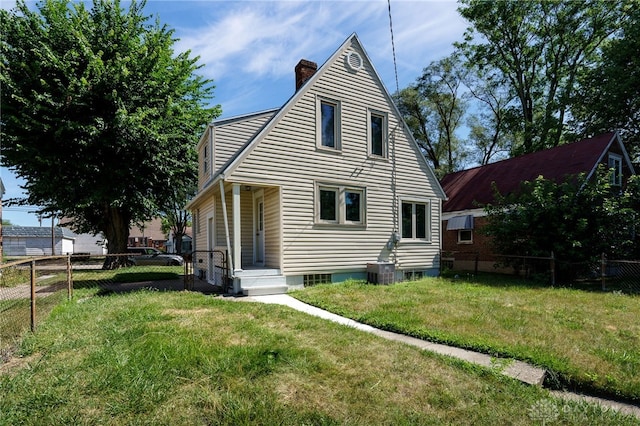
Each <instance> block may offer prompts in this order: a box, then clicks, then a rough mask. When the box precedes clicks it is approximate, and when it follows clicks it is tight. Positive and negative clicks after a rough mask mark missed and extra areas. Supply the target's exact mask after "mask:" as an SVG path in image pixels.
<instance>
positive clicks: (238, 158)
mask: <svg viewBox="0 0 640 426" xmlns="http://www.w3.org/2000/svg"><path fill="white" fill-rule="evenodd" d="M352 42H353V43H356V44H357V45H358V47H359V48H360V50H361V51H362V53H363V54H364V57H365V58H364V59H365V60H366V61H367V62H368V64H369V65H370V67H371V70H372V72H373V75H374V78H376V79H377V82H378V83H379V84H380V87H382V90H383V92H384V96H385V97H386V99H387V102H388V103H389V105H390V106H391V108H392V109H393V111H394V113H395V114H396V116H397V117H398V120H399V121H400V122H401V123H402V125H403V127H404V132H405V133H406V135H407V137H408V138H409V141H410V142H411V143H412V144H414V146H415V148H416V150H417V152H421V151H420V148H419V145H418V143H417V142H416V140H415V139H414V137H413V134H412V133H411V131H410V130H409V127H408V126H407V124H406V123H405V121H404V119H403V118H402V115H401V114H400V111H399V110H398V107H397V106H396V104H395V102H393V98H392V97H391V95H390V94H389V91H388V90H387V88H386V86H385V85H384V83H383V82H382V79H381V78H380V75H379V74H378V72H377V71H376V69H375V67H374V66H373V63H372V62H371V59H370V57H369V55H368V54H367V52H366V51H365V49H364V47H363V46H362V43H361V42H360V39H359V38H358V35H357V34H356V33H353V34H351V35H350V36H349V37H347V39H346V40H345V41H344V42H343V43H342V44H341V45H340V47H339V48H338V49H337V50H336V51H335V52H334V53H333V54H332V55H331V56H330V57H329V59H327V60H326V61H325V62H324V63H323V64H322V66H320V67H319V68H318V69H317V71H316V72H315V73H314V74H313V75H312V76H311V77H310V78H309V79H307V81H306V82H305V83H304V84H303V85H302V86H301V87H300V88H299V89H298V90H297V91H296V92H295V93H294V94H293V95H292V96H291V97H290V98H289V99H288V100H287V102H285V104H284V105H283V106H282V107H281V108H280V109H279V110H277V112H276V113H275V114H274V115H273V116H272V117H271V118H270V119H269V120H268V121H267V122H266V123H265V125H264V126H263V127H262V129H260V131H259V132H258V133H257V134H255V135H254V136H253V138H250V139H249V140H248V141H247V142H246V143H245V144H244V145H243V146H242V147H241V148H240V149H239V150H238V151H237V152H236V153H235V154H234V155H233V156H231V158H230V159H229V161H227V162H226V163H225V164H224V165H223V166H222V167H221V168H220V170H217V171H216V172H215V175H214V176H213V178H212V179H211V180H210V181H209V182H207V184H205V185H204V187H203V188H202V189H201V190H200V191H199V192H198V194H197V195H196V196H195V197H194V198H193V199H192V200H191V201H189V203H188V204H187V206H186V208H187V209H188V208H189V207H190V206H191V205H193V204H194V203H195V202H196V201H197V200H198V199H199V198H200V197H201V196H204V194H205V192H206V191H205V189H206V188H207V187H209V186H212V185H213V184H214V183H216V182H217V181H219V180H220V179H223V180H224V179H225V178H226V176H228V175H229V174H230V173H232V172H233V171H234V170H235V169H236V168H237V167H238V166H239V165H240V164H241V163H242V161H243V160H244V159H245V158H246V157H247V156H248V155H249V154H250V153H251V151H252V150H253V149H254V148H255V147H256V145H258V144H259V143H260V141H261V140H262V139H263V138H264V137H265V136H267V135H268V134H269V132H270V131H271V129H273V127H274V126H275V125H276V124H277V123H278V122H279V121H280V120H281V119H282V117H284V116H285V115H286V114H287V112H289V110H290V109H291V108H292V107H293V106H294V105H295V104H296V102H298V100H299V99H300V98H302V97H303V96H304V95H305V94H306V93H307V92H308V91H309V89H310V88H311V87H312V86H313V85H314V83H315V82H316V81H317V80H318V79H320V77H321V76H322V75H323V74H324V73H325V72H326V70H327V69H328V68H329V67H331V65H332V64H333V63H334V62H335V61H336V59H337V58H338V57H339V56H340V55H341V54H342V52H344V51H345V50H346V49H347V48H349V46H350V44H351V43H352ZM251 115H252V114H248V115H247V116H251ZM242 117H244V116H240V118H242ZM232 119H233V117H232V118H230V119H228V120H232ZM419 157H420V159H419V161H423V162H424V164H425V165H426V169H427V170H428V173H429V174H430V175H431V181H432V182H434V183H435V186H436V188H434V192H435V193H436V194H438V195H439V197H440V198H441V199H445V198H446V194H445V191H444V190H443V189H442V186H441V185H440V183H439V182H438V179H437V177H436V175H435V173H434V171H433V168H432V167H431V166H430V165H429V163H428V162H427V159H426V158H425V157H424V156H419Z"/></svg>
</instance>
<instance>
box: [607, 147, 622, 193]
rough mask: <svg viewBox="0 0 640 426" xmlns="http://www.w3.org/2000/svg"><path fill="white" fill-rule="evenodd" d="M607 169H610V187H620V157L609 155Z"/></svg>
mask: <svg viewBox="0 0 640 426" xmlns="http://www.w3.org/2000/svg"><path fill="white" fill-rule="evenodd" d="M609 169H611V185H612V186H622V156H621V155H618V154H612V153H609Z"/></svg>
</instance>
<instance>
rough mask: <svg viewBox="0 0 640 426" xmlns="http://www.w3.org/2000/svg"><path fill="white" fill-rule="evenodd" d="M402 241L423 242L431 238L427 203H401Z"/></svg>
mask: <svg viewBox="0 0 640 426" xmlns="http://www.w3.org/2000/svg"><path fill="white" fill-rule="evenodd" d="M400 204H401V211H400V213H401V215H402V218H401V226H402V229H401V235H402V239H407V240H425V241H428V240H429V239H430V238H431V235H430V234H431V229H430V222H431V221H430V214H429V203H428V202H413V201H404V200H403V201H401V203H400Z"/></svg>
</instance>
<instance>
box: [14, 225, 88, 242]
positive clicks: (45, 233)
mask: <svg viewBox="0 0 640 426" xmlns="http://www.w3.org/2000/svg"><path fill="white" fill-rule="evenodd" d="M53 230H54V232H53V234H54V236H55V238H68V239H74V238H75V237H76V234H74V233H73V232H71V231H70V230H68V229H67V228H61V227H59V226H56V227H54V228H53ZM2 235H3V236H4V237H18V238H51V228H50V227H47V226H18V225H5V226H3V227H2Z"/></svg>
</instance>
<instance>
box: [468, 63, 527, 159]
mask: <svg viewBox="0 0 640 426" xmlns="http://www.w3.org/2000/svg"><path fill="white" fill-rule="evenodd" d="M465 67H466V68H467V69H468V72H467V73H466V74H465V75H464V80H463V81H464V84H465V86H466V87H467V89H468V90H469V93H470V94H471V97H472V99H473V101H474V103H475V106H476V108H472V109H474V110H475V111H476V112H475V113H473V114H471V115H470V116H469V117H468V119H467V124H468V126H469V129H470V130H469V137H468V139H469V141H468V142H469V145H470V146H472V147H474V148H475V149H474V152H475V156H476V157H477V162H478V163H479V164H480V165H486V164H489V162H491V160H492V159H494V158H495V157H496V156H497V155H500V154H507V153H508V152H509V149H510V148H511V143H512V142H513V139H514V137H513V136H514V135H513V132H512V131H511V129H512V128H514V127H516V126H514V123H515V122H516V121H517V119H516V118H515V115H516V114H514V111H513V108H512V107H511V106H510V105H511V103H512V101H513V95H512V94H511V92H510V91H509V89H508V85H507V84H506V82H505V81H504V77H503V76H502V74H501V73H500V72H499V71H498V70H495V69H494V70H489V69H487V68H482V69H481V68H480V67H478V66H476V65H475V64H474V63H473V62H470V61H468V62H466V63H465Z"/></svg>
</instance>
